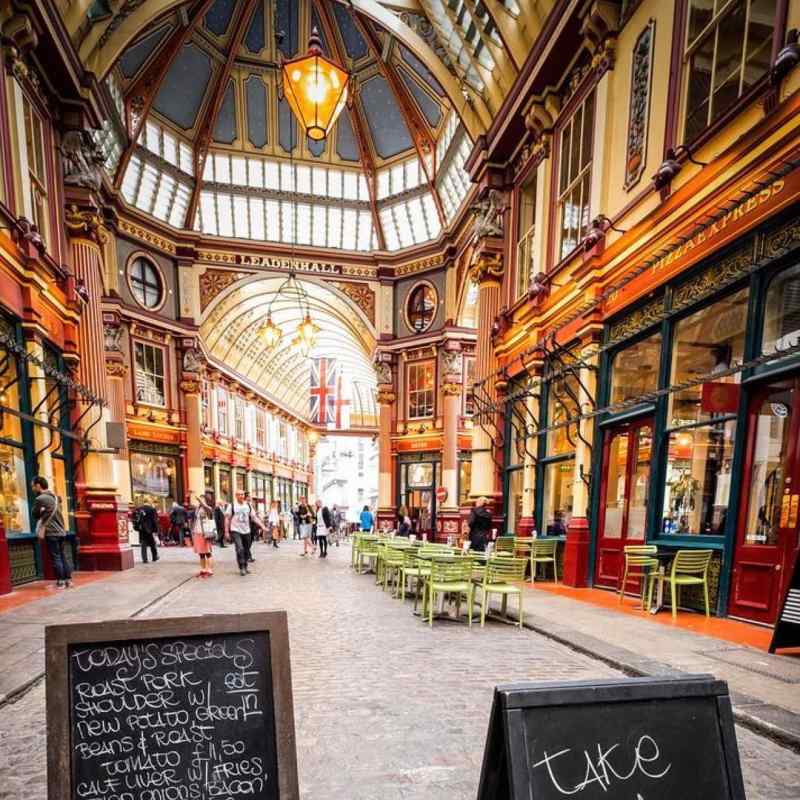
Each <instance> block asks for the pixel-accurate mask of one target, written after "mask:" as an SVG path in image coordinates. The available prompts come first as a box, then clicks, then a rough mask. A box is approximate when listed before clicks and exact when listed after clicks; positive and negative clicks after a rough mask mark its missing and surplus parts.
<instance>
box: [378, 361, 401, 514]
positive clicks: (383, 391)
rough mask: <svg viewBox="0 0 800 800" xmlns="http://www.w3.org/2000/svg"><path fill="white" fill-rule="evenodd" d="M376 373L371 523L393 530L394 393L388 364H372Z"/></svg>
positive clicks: (394, 511)
mask: <svg viewBox="0 0 800 800" xmlns="http://www.w3.org/2000/svg"><path fill="white" fill-rule="evenodd" d="M376 370H377V373H378V398H377V399H378V510H377V514H376V515H375V516H376V520H375V524H376V525H377V527H378V528H379V529H380V528H383V527H388V528H394V527H396V525H395V522H396V520H397V508H396V506H395V502H394V498H395V495H394V492H393V491H392V489H393V481H392V471H393V470H392V467H393V463H392V409H393V408H394V404H395V401H396V400H397V394H396V393H395V391H394V379H393V375H392V365H391V362H390V361H380V362H378V363H377V364H376Z"/></svg>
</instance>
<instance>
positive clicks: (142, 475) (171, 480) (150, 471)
mask: <svg viewBox="0 0 800 800" xmlns="http://www.w3.org/2000/svg"><path fill="white" fill-rule="evenodd" d="M130 459H131V488H132V490H133V504H134V505H135V506H139V505H142V504H144V503H150V504H151V505H152V506H153V507H154V508H155V509H156V510H157V511H169V509H170V506H171V504H172V501H173V500H175V499H177V497H176V491H177V488H176V484H175V476H176V474H177V459H175V458H173V457H172V456H164V455H154V454H150V453H136V452H131V454H130ZM221 484H222V473H220V485H221Z"/></svg>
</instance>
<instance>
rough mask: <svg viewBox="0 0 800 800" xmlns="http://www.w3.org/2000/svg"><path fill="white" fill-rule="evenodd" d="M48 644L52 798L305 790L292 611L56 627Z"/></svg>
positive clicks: (282, 799) (240, 799)
mask: <svg viewBox="0 0 800 800" xmlns="http://www.w3.org/2000/svg"><path fill="white" fill-rule="evenodd" d="M276 640H281V641H280V645H282V646H280V645H279V644H278V642H276ZM46 643H47V658H48V685H47V706H48V743H49V744H51V738H52V740H53V741H52V744H54V747H53V749H54V750H55V751H57V753H58V755H57V756H53V758H52V761H53V763H49V764H48V770H49V787H50V793H49V796H50V797H52V798H55V797H58V798H70V800H206V799H208V800H211V799H212V798H213V799H214V800H288V798H296V797H297V796H298V795H297V770H296V759H295V753H294V722H293V718H292V717H291V685H290V683H289V684H288V685H287V684H286V681H287V679H288V678H289V667H288V635H287V628H286V616H285V614H284V613H283V612H276V613H272V614H253V615H242V616H238V615H237V616H216V617H202V618H197V619H192V618H188V619H180V620H150V621H133V622H131V621H121V622H118V623H101V624H99V625H74V626H57V627H55V628H48V629H47V634H46ZM51 658H52V660H53V662H55V661H58V665H57V669H56V673H55V674H54V675H53V677H52V680H51V672H50V666H51ZM287 689H288V694H287ZM287 700H288V703H287ZM287 711H288V714H289V717H288V719H287ZM51 715H53V716H54V717H55V718H52V719H51ZM287 761H288V763H286V762H287ZM56 774H58V775H60V784H61V788H57V787H54V779H55V777H56ZM67 776H68V777H69V781H68V782H67V781H66V780H65V779H66V778H67ZM67 783H68V788H65V787H66V784H67Z"/></svg>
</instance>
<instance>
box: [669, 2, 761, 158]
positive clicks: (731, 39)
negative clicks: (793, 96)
mask: <svg viewBox="0 0 800 800" xmlns="http://www.w3.org/2000/svg"><path fill="white" fill-rule="evenodd" d="M776 7H777V4H776V3H775V0H732V1H731V0H690V3H689V12H688V13H689V18H688V26H687V27H688V31H687V37H686V51H685V53H684V61H685V63H686V71H687V73H688V74H687V85H686V126H685V135H684V141H687V142H689V141H691V140H692V139H694V138H695V137H696V136H697V135H698V134H700V133H701V132H702V131H703V130H704V129H705V128H706V127H708V126H709V125H711V124H712V123H713V122H714V121H715V120H716V119H718V118H719V117H720V116H722V114H724V113H725V112H726V111H727V110H728V109H729V108H731V107H732V106H733V105H735V104H736V101H737V100H738V99H739V98H740V97H741V96H742V95H744V94H746V93H747V91H748V90H749V89H751V88H752V87H753V85H754V84H755V83H757V82H758V81H759V80H760V79H761V78H763V77H764V76H765V75H766V74H767V73H768V72H769V69H770V58H771V51H772V38H773V33H774V29H775V11H776Z"/></svg>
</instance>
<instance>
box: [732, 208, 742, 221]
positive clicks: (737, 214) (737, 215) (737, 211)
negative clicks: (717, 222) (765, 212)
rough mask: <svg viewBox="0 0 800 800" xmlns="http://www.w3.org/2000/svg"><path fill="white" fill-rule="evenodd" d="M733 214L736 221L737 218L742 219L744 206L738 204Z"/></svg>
mask: <svg viewBox="0 0 800 800" xmlns="http://www.w3.org/2000/svg"><path fill="white" fill-rule="evenodd" d="M731 214H732V215H733V220H734V222H735V221H736V220H737V219H741V218H742V217H743V216H744V208H743V207H742V206H736V208H734V209H733V211H731Z"/></svg>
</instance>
